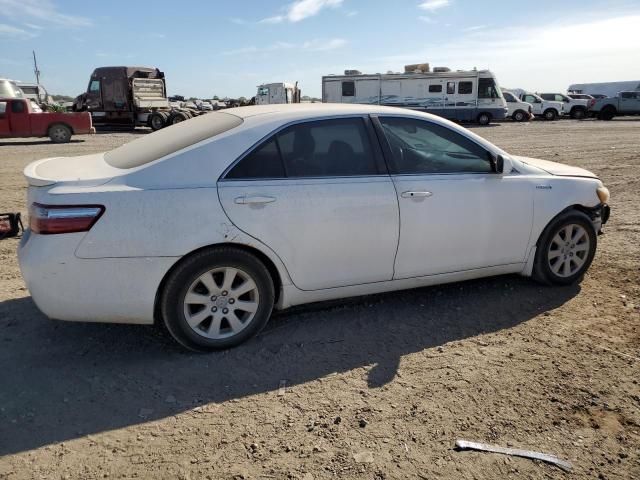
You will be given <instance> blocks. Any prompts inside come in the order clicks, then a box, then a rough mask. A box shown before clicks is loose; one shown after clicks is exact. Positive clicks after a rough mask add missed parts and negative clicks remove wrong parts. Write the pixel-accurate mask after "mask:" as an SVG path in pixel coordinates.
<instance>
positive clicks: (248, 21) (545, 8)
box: [0, 0, 640, 98]
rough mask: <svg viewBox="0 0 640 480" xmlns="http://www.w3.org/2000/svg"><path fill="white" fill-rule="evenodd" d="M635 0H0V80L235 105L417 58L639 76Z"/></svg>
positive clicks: (523, 73)
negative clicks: (108, 83)
mask: <svg viewBox="0 0 640 480" xmlns="http://www.w3.org/2000/svg"><path fill="white" fill-rule="evenodd" d="M638 30H640V0H607V1H596V0H562V1H556V0H535V1H532V0H521V1H519V2H512V1H510V0H502V1H501V0H482V1H477V0H395V1H388V0H289V1H287V0H235V1H227V0H211V1H209V0H201V1H190V0H182V1H179V2H177V1H175V0H153V1H146V0H134V1H132V0H128V1H122V0H109V1H108V2H98V1H87V0H82V1H81V0H0V78H12V79H15V80H21V81H25V82H33V81H34V75H33V64H32V54H31V51H32V50H35V51H36V54H37V56H38V64H39V68H40V71H41V83H42V84H43V85H44V86H45V87H46V88H47V90H48V91H49V92H50V93H55V94H65V95H71V96H75V95H78V94H80V93H82V92H83V91H84V90H85V89H86V87H87V83H88V80H89V76H90V74H91V72H92V71H93V69H94V68H96V67H99V66H108V65H142V66H155V67H158V68H160V70H162V71H164V72H165V74H166V79H167V90H168V93H169V94H170V95H175V94H179V95H185V96H187V97H189V96H194V97H199V98H211V97H213V96H214V95H217V96H219V97H225V96H228V97H232V98H237V97H240V96H245V97H251V96H253V95H255V92H256V86H257V85H259V84H260V83H269V82H281V81H288V82H295V81H298V82H299V85H300V86H301V88H302V92H303V95H310V96H315V97H320V96H321V91H322V90H321V89H322V76H323V75H327V74H332V73H333V74H340V73H342V72H343V71H344V70H345V69H357V70H360V71H362V72H364V73H376V72H387V71H389V70H393V71H402V70H403V68H404V65H405V64H410V63H423V62H428V63H430V64H431V66H432V67H434V66H448V67H450V68H452V69H455V70H457V69H472V68H474V67H476V68H478V69H484V68H489V69H490V70H492V71H493V72H494V74H495V75H496V76H497V78H498V81H499V83H500V84H501V85H502V86H503V87H508V88H524V89H526V90H531V91H538V92H543V91H556V92H560V91H562V92H564V91H566V89H567V87H568V86H569V85H570V84H572V83H586V82H601V81H618V80H620V81H621V80H638V79H640V35H639V34H638Z"/></svg>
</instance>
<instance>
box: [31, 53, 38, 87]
mask: <svg viewBox="0 0 640 480" xmlns="http://www.w3.org/2000/svg"><path fill="white" fill-rule="evenodd" d="M32 51H33V73H35V74H36V83H37V84H38V85H40V70H38V60H36V51H35V50H32Z"/></svg>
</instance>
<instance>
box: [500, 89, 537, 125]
mask: <svg viewBox="0 0 640 480" xmlns="http://www.w3.org/2000/svg"><path fill="white" fill-rule="evenodd" d="M502 95H503V96H504V99H505V100H506V102H507V108H508V109H509V111H508V112H507V117H509V118H510V119H511V120H513V121H515V122H525V121H528V120H531V119H532V118H533V107H532V106H531V104H530V103H527V102H523V101H522V100H520V99H519V98H518V97H516V96H515V95H514V94H513V93H511V92H507V91H505V90H503V91H502Z"/></svg>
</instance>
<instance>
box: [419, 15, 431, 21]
mask: <svg viewBox="0 0 640 480" xmlns="http://www.w3.org/2000/svg"><path fill="white" fill-rule="evenodd" d="M418 20H420V21H421V22H424V23H435V20H434V19H433V18H431V17H427V16H426V15H420V16H419V17H418Z"/></svg>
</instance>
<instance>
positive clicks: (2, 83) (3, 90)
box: [0, 78, 24, 98]
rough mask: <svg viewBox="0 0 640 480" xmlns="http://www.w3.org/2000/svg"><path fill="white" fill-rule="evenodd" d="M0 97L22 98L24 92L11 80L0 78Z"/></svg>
mask: <svg viewBox="0 0 640 480" xmlns="http://www.w3.org/2000/svg"><path fill="white" fill-rule="evenodd" d="M0 98H24V93H22V90H20V88H19V87H18V85H17V84H16V82H14V81H13V80H9V79H8V78H0Z"/></svg>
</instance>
